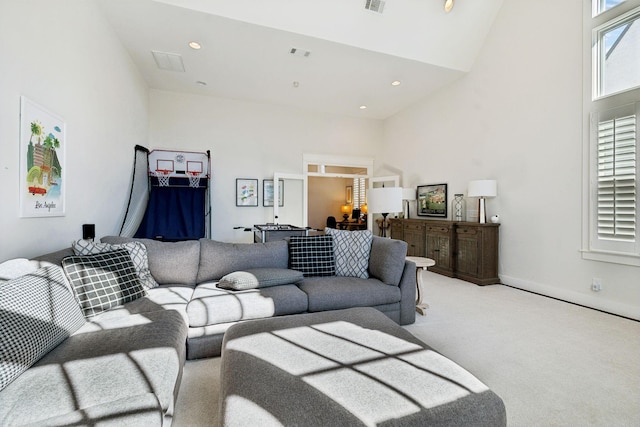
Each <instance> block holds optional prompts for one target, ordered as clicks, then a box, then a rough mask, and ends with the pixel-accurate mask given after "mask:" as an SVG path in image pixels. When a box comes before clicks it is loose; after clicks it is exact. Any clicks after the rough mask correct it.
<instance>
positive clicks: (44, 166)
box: [20, 96, 66, 217]
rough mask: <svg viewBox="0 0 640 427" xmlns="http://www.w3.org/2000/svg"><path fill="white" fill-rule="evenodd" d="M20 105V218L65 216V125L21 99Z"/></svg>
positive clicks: (36, 105)
mask: <svg viewBox="0 0 640 427" xmlns="http://www.w3.org/2000/svg"><path fill="white" fill-rule="evenodd" d="M20 106H21V109H20V213H21V216H23V217H42V216H64V214H65V206H64V189H65V186H64V179H63V178H64V177H65V172H66V171H65V170H64V151H65V125H64V122H63V121H62V119H60V117H58V116H56V115H55V114H52V113H51V112H49V111H47V110H46V109H44V108H42V107H41V106H39V105H38V104H36V103H34V102H33V101H31V100H29V99H27V98H25V97H24V96H22V97H21V98H20Z"/></svg>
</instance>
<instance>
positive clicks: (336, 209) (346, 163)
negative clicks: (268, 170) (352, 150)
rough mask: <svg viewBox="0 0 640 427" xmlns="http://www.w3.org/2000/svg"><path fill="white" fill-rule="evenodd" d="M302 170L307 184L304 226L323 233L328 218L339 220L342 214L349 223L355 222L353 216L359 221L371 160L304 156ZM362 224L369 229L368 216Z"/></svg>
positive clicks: (341, 218) (364, 201)
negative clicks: (305, 224)
mask: <svg viewBox="0 0 640 427" xmlns="http://www.w3.org/2000/svg"><path fill="white" fill-rule="evenodd" d="M303 171H304V172H303V174H304V176H305V177H306V181H307V226H308V227H310V228H312V229H318V230H324V227H325V226H326V224H327V219H328V218H329V217H335V218H336V220H337V221H342V220H343V219H344V215H346V216H347V220H350V221H355V220H356V218H354V215H357V216H358V218H360V219H362V218H363V216H364V214H365V212H363V210H366V207H365V206H361V205H365V204H366V192H367V189H368V188H369V185H370V184H369V180H370V177H371V174H372V171H373V159H372V158H363V157H341V156H326V155H304V156H303ZM354 209H356V211H355V212H354ZM358 209H360V212H359V213H358ZM365 224H366V228H367V229H371V221H370V219H369V218H368V217H367V221H366V222H365Z"/></svg>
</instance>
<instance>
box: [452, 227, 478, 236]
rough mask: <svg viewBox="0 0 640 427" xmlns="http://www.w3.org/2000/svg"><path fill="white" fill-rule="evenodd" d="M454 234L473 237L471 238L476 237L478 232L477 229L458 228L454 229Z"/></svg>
mask: <svg viewBox="0 0 640 427" xmlns="http://www.w3.org/2000/svg"><path fill="white" fill-rule="evenodd" d="M456 233H457V234H458V235H459V236H468V237H473V236H477V235H478V233H479V230H478V229H477V228H473V227H458V228H457V229H456Z"/></svg>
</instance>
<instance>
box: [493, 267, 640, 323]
mask: <svg viewBox="0 0 640 427" xmlns="http://www.w3.org/2000/svg"><path fill="white" fill-rule="evenodd" d="M500 281H501V282H502V283H504V284H505V285H508V286H513V287H514V288H518V289H522V290H525V291H530V292H535V293H537V294H541V295H545V296H548V297H551V298H557V299H559V300H562V301H567V302H571V303H574V304H579V305H583V306H585V307H589V308H593V309H596V310H601V311H604V312H607V313H611V314H616V315H618V316H624V317H628V318H630V319H635V320H640V311H639V310H638V307H636V306H631V305H629V304H623V303H619V302H615V301H609V300H604V299H602V298H601V297H597V296H591V295H588V294H582V293H579V292H574V291H570V290H567V289H562V288H556V287H553V286H549V285H543V284H541V283H536V282H531V281H528V280H523V279H519V278H517V277H511V276H505V275H502V274H501V275H500Z"/></svg>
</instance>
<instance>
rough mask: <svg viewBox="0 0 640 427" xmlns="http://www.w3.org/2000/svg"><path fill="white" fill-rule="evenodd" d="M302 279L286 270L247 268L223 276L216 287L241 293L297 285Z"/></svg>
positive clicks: (299, 274)
mask: <svg viewBox="0 0 640 427" xmlns="http://www.w3.org/2000/svg"><path fill="white" fill-rule="evenodd" d="M303 277H304V276H303V274H302V272H300V271H297V270H289V269H288V268H248V269H246V270H243V271H234V272H233V273H229V274H227V275H225V276H224V277H223V278H222V279H220V281H219V282H218V284H217V285H216V286H217V287H219V288H221V289H229V290H232V291H243V290H246V289H258V288H268V287H271V286H278V285H289V284H293V283H298V282H301V281H302V279H303Z"/></svg>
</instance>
